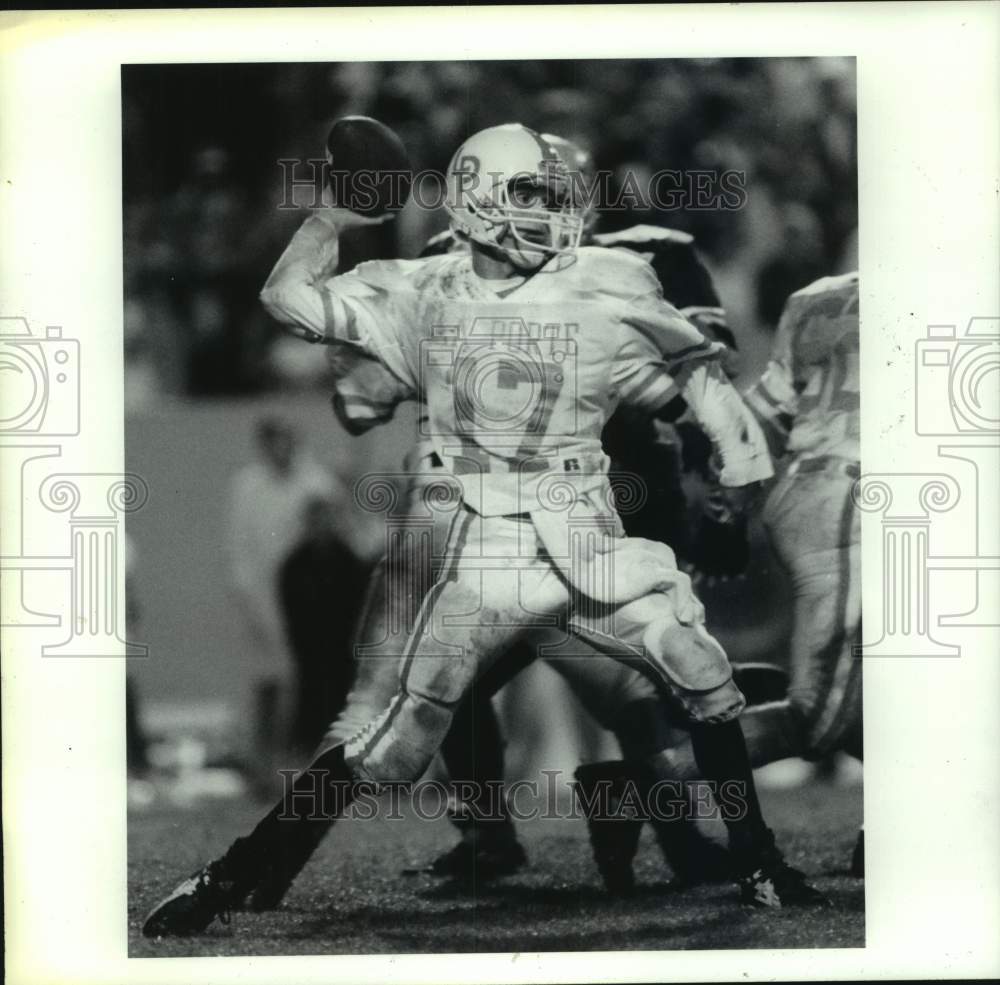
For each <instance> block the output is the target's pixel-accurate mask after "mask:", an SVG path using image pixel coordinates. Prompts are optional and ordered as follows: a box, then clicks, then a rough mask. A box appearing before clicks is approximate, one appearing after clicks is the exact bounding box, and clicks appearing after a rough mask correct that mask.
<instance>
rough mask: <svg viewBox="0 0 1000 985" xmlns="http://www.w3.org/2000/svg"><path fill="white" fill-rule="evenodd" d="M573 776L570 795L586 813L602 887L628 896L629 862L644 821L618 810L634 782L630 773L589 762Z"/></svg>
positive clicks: (625, 768) (630, 882)
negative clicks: (626, 786)
mask: <svg viewBox="0 0 1000 985" xmlns="http://www.w3.org/2000/svg"><path fill="white" fill-rule="evenodd" d="M574 775H575V779H576V783H574V785H573V792H574V794H576V796H577V799H578V800H579V802H580V806H581V807H582V808H583V810H584V812H585V814H586V818H587V831H588V833H589V834H590V847H591V850H592V851H593V853H594V861H595V862H596V863H597V870H598V871H599V872H600V874H601V879H602V880H603V882H604V888H605V889H606V890H607V891H608V892H609V893H610V894H611V895H612V896H627V895H629V894H630V893H632V892H633V891H634V890H635V873H634V871H633V870H632V863H633V861H634V860H635V853H636V851H637V850H638V848H639V835H640V834H641V833H642V826H643V824H644V822H645V818H644V817H633V816H632V815H631V814H630V813H629V812H628V811H623V810H622V809H621V808H622V800H623V796H624V792H625V785H626V783H628V782H630V781H632V782H634V781H635V777H634V776H633V771H632V770H631V768H630V767H629V766H628V765H627V764H625V763H622V762H607V763H588V764H587V765H585V766H581V767H579V768H578V769H577V771H576V773H575V774H574ZM602 786H603V790H602ZM602 793H604V794H606V796H605V797H602V796H601V794H602ZM595 808H597V809H596V810H595Z"/></svg>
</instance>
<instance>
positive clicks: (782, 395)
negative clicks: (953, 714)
mask: <svg viewBox="0 0 1000 985" xmlns="http://www.w3.org/2000/svg"><path fill="white" fill-rule="evenodd" d="M858 283H859V281H858V274H857V272H856V271H855V272H852V273H847V274H843V275H841V276H837V277H825V278H823V279H821V280H818V281H816V282H815V283H813V284H810V285H809V286H807V287H805V288H803V289H802V290H800V291H797V292H796V293H795V294H793V295H792V296H791V297H790V298H789V299H788V301H787V303H786V304H785V308H784V311H783V313H782V315H781V319H780V322H779V325H778V331H777V334H776V337H775V341H774V345H773V349H772V352H771V358H770V361H769V363H768V365H767V368H766V369H765V371H764V373H763V375H762V376H761V378H760V379H759V380H758V381H757V382H756V383H755V384H754V386H753V387H752V388H751V389H750V390H749V391H748V392H747V394H746V400H747V403H748V405H749V406H750V408H751V409H752V410H753V412H754V413H755V415H756V416H757V417H758V419H759V420H760V422H761V424H762V426H763V428H764V431H765V434H766V436H767V438H768V442H769V445H770V447H771V451H772V455H773V457H774V459H775V461H776V462H777V463H778V474H777V476H776V478H775V480H774V482H773V483H772V484H771V486H770V488H769V490H768V492H767V495H766V498H765V499H764V501H763V504H762V507H761V512H760V516H761V519H762V521H763V524H764V528H765V530H766V532H767V534H768V537H769V540H770V542H771V545H772V547H773V549H774V552H775V554H776V555H777V557H778V559H779V561H780V562H781V563H782V564H783V566H784V567H785V568H786V570H787V571H788V573H789V576H790V581H791V586H792V592H793V605H794V620H793V628H792V640H791V649H790V683H789V686H788V693H787V696H785V697H782V698H781V699H780V700H772V701H765V702H762V703H760V704H757V705H754V706H751V707H748V708H747V709H746V711H745V713H744V714H743V716H742V718H741V721H742V723H743V731H744V734H745V736H746V741H747V748H748V750H749V753H750V761H751V763H752V764H753V766H754V767H755V768H757V767H760V766H766V765H767V764H768V763H772V762H775V761H777V760H779V759H786V758H788V757H792V756H796V757H803V758H805V759H810V760H817V759H823V758H826V757H827V756H829V755H830V754H831V753H834V752H846V753H848V754H849V755H852V756H854V757H856V758H858V759H862V758H863V741H862V714H861V706H862V688H861V683H862V660H861V658H860V656H859V655H858V649H857V648H858V646H859V644H860V643H861V539H860V534H861V528H860V514H859V512H858V510H857V509H856V507H855V505H854V501H853V499H852V489H853V486H854V483H855V481H856V480H857V479H858V478H859V477H860V475H861V467H860V450H861V449H860V434H861V430H860V421H861V417H860V412H861V404H860V385H859V384H860V379H859V350H860V334H859V298H858ZM686 742H687V740H686V738H683V737H682V746H683V745H684V744H685V743H686ZM674 751H675V753H676V754H677V755H678V756H679V757H680V758H681V759H682V760H683V759H684V758H685V756H686V755H690V750H689V749H688V750H687V752H685V751H684V750H683V749H682V748H675V750H674ZM633 827H634V825H633ZM633 834H634V832H631V831H629V828H628V826H626V825H618V826H617V832H605V833H604V838H605V840H606V841H610V842H612V843H613V844H618V843H620V842H621V840H622V839H624V838H627V837H631V836H632V835H633ZM619 853H620V849H619ZM851 871H852V873H853V874H854V875H856V876H859V877H862V876H863V875H864V836H863V832H861V833H859V836H858V840H857V843H856V845H855V850H854V855H853V858H852V862H851Z"/></svg>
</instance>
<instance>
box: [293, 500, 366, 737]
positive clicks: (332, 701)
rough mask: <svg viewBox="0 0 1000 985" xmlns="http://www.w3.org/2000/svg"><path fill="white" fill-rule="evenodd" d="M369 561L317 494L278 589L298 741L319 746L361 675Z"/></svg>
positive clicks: (308, 507) (306, 509)
mask: <svg viewBox="0 0 1000 985" xmlns="http://www.w3.org/2000/svg"><path fill="white" fill-rule="evenodd" d="M367 579H368V568H367V565H366V564H364V563H363V562H362V561H361V560H360V559H359V558H358V557H357V556H356V555H355V553H354V551H353V550H352V549H351V547H350V545H349V544H348V543H347V541H346V540H345V539H344V537H343V536H342V535H341V534H340V533H339V532H338V530H337V523H336V519H335V513H334V509H333V503H331V501H330V500H329V499H325V498H321V497H316V498H313V499H310V500H309V501H308V502H307V503H306V504H305V506H304V508H303V511H302V527H301V529H300V537H299V541H298V543H297V545H296V546H295V548H294V549H293V550H292V552H291V554H289V556H288V558H287V559H286V560H285V562H284V564H283V565H282V566H281V571H280V574H279V595H280V599H281V608H282V614H283V617H284V625H285V633H286V637H287V640H288V646H289V649H290V651H291V656H292V661H293V663H294V667H295V674H296V681H295V694H296V703H295V709H294V712H293V715H292V727H291V732H292V736H291V737H292V745H293V748H295V749H296V750H298V751H301V752H302V753H304V754H307V753H310V752H312V750H313V749H315V748H316V745H317V744H318V743H319V741H320V740H321V739H322V738H323V735H324V733H325V732H326V729H327V726H328V725H329V724H330V722H331V721H332V720H333V719H334V718H335V717H336V715H337V712H339V711H340V709H341V706H342V705H343V703H344V700H345V699H346V697H347V690H348V688H349V687H350V685H351V679H352V677H353V676H354V674H353V668H354V661H353V659H352V654H351V637H352V634H353V631H354V627H355V625H356V624H357V622H358V617H359V613H360V610H361V605H362V602H363V601H364V594H365V586H366V584H367Z"/></svg>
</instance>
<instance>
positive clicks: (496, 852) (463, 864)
mask: <svg viewBox="0 0 1000 985" xmlns="http://www.w3.org/2000/svg"><path fill="white" fill-rule="evenodd" d="M527 863H528V856H527V854H526V853H525V851H524V847H523V846H522V845H521V843H520V842H519V841H518V840H517V838H515V837H513V835H510V836H506V835H505V836H503V837H487V838H483V837H476V838H463V839H462V840H461V841H460V842H459V843H458V844H457V845H455V847H454V848H450V849H449V850H448V851H446V852H444V853H443V854H442V855H439V856H438V857H437V858H436V859H434V861H433V862H431V864H430V865H429V866H427V868H426V869H425V870H423V871H425V872H427V873H429V874H430V875H434V876H438V877H440V878H443V879H454V880H455V881H457V882H463V883H472V882H480V881H485V880H490V879H499V878H501V877H502V876H509V875H513V874H514V873H515V872H517V871H519V870H520V869H523V868H524V866H525V865H527Z"/></svg>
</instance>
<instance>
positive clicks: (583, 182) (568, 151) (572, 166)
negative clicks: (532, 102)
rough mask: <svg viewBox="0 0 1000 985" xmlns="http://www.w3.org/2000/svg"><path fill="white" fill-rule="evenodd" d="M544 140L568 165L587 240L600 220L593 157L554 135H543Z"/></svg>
mask: <svg viewBox="0 0 1000 985" xmlns="http://www.w3.org/2000/svg"><path fill="white" fill-rule="evenodd" d="M542 140H544V141H546V142H547V143H549V144H551V145H552V146H553V147H554V148H555V150H556V153H557V154H558V155H559V156H560V157H561V158H562V159H563V161H564V162H565V164H566V170H567V175H568V180H569V184H570V190H571V193H572V194H573V196H574V197H575V198H576V199H577V208H578V209H579V210H580V215H581V217H582V219H583V233H584V238H585V239H587V238H589V237H590V234H591V233H592V232H593V229H594V227H595V226H596V225H597V220H598V211H597V209H598V192H599V185H598V180H597V168H596V167H595V165H594V158H593V155H592V154H591V153H590V151H589V150H587V149H586V148H585V147H583V146H582V145H581V144H577V143H574V142H573V141H572V140H567V139H566V138H565V137H558V136H556V135H555V134H554V133H543V134H542Z"/></svg>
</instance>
